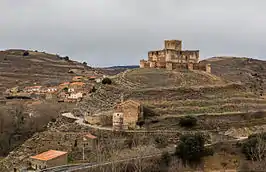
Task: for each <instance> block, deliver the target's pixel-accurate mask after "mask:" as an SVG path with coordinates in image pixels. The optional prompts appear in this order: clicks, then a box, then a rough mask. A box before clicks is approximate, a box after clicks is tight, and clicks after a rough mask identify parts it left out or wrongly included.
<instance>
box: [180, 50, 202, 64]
mask: <svg viewBox="0 0 266 172" xmlns="http://www.w3.org/2000/svg"><path fill="white" fill-rule="evenodd" d="M180 54H181V55H182V56H183V57H184V59H185V60H186V62H188V63H198V62H199V50H185V51H181V52H180Z"/></svg>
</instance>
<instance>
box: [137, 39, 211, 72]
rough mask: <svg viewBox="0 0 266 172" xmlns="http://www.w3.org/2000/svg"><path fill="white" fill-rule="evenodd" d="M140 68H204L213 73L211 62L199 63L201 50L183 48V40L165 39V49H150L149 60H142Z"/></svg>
mask: <svg viewBox="0 0 266 172" xmlns="http://www.w3.org/2000/svg"><path fill="white" fill-rule="evenodd" d="M140 68H166V69H167V70H182V69H188V70H203V71H206V72H208V73H211V66H210V64H201V63H199V50H182V41H181V40H165V41H164V49H163V50H158V51H149V52H148V61H147V60H140Z"/></svg>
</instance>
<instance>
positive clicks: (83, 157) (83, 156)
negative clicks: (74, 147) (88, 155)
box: [82, 137, 87, 161]
mask: <svg viewBox="0 0 266 172" xmlns="http://www.w3.org/2000/svg"><path fill="white" fill-rule="evenodd" d="M85 141H87V139H86V138H85V137H83V143H82V144H83V147H82V160H83V161H84V159H85V150H84V149H85V143H84V142H85Z"/></svg>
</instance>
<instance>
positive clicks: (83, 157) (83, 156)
mask: <svg viewBox="0 0 266 172" xmlns="http://www.w3.org/2000/svg"><path fill="white" fill-rule="evenodd" d="M84 146H85V144H84V143H83V148H82V160H83V161H84V159H85V155H84V154H85V153H84Z"/></svg>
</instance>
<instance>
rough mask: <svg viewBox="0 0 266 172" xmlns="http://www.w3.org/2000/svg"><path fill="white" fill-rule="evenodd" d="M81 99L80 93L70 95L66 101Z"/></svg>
mask: <svg viewBox="0 0 266 172" xmlns="http://www.w3.org/2000/svg"><path fill="white" fill-rule="evenodd" d="M82 97H83V93H82V92H77V93H70V94H69V96H68V99H81V98H82Z"/></svg>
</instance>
